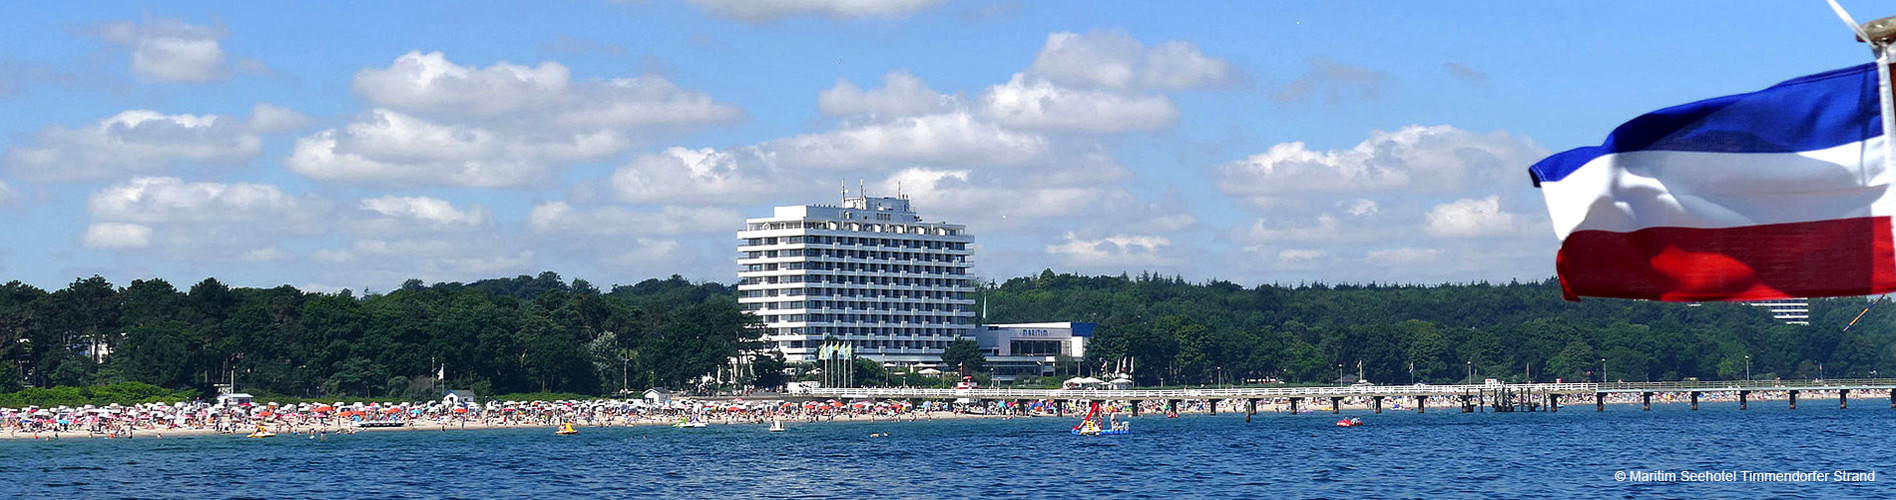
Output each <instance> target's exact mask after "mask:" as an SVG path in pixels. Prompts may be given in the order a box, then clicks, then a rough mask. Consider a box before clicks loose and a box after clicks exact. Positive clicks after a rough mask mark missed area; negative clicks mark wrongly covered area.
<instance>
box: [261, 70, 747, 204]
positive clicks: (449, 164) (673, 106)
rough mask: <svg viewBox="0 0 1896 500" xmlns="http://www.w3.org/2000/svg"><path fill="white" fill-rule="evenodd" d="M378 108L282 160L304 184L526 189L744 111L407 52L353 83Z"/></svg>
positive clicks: (644, 82) (681, 95) (652, 82)
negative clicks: (562, 170)
mask: <svg viewBox="0 0 1896 500" xmlns="http://www.w3.org/2000/svg"><path fill="white" fill-rule="evenodd" d="M353 87H354V89H355V91H356V93H357V94H358V95H361V96H362V97H363V98H365V99H367V100H368V101H369V102H371V103H373V104H376V105H378V106H380V107H378V108H375V109H371V110H369V111H366V112H364V113H362V114H361V115H359V116H358V117H357V119H356V120H355V121H354V122H353V123H350V124H349V125H347V126H344V127H342V128H337V129H328V130H324V131H321V132H318V133H316V134H313V135H310V136H307V137H304V138H302V139H300V140H298V141H297V143H296V147H295V149H294V151H293V152H292V153H291V154H290V157H289V158H287V159H286V160H285V163H286V164H287V165H289V167H290V169H291V170H293V171H296V172H298V173H301V174H303V175H306V176H309V177H311V178H315V179H319V180H325V181H335V182H345V183H356V184H381V185H392V186H422V185H452V186H472V187H526V186H533V185H537V184H541V183H543V182H546V181H547V180H548V179H549V178H551V177H552V176H553V174H554V173H555V169H557V168H559V167H563V166H565V165H568V164H572V163H579V162H588V161H598V160H604V159H608V158H611V157H613V156H616V155H618V154H619V153H622V152H624V151H626V150H629V149H631V148H633V147H635V146H638V145H641V144H645V143H649V142H651V141H654V140H656V139H658V138H661V137H666V136H671V135H675V134H678V133H681V132H683V131H687V130H690V129H693V128H697V127H701V126H706V125H712V124H718V123H728V122H731V121H734V120H738V119H740V118H742V117H743V111H742V110H739V109H738V108H736V107H734V106H730V105H726V104H720V103H717V102H714V101H713V100H712V99H711V98H710V96H708V95H706V94H704V93H702V92H696V91H690V90H685V89H682V88H679V87H678V86H677V85H675V84H673V83H672V82H671V81H669V80H666V79H665V78H664V77H660V76H655V75H653V76H644V77H639V78H621V79H614V80H598V79H592V80H574V79H572V77H571V75H570V72H569V71H568V70H567V68H566V67H565V66H564V65H561V64H559V63H557V62H551V61H549V62H543V63H540V65H538V66H532V67H529V66H521V65H516V64H511V63H507V62H498V63H495V64H493V65H492V66H489V67H486V68H479V67H473V66H462V65H458V64H455V63H454V62H452V61H449V60H448V59H447V57H446V56H444V55H442V54H441V53H440V52H431V53H427V54H423V53H420V52H409V53H408V54H404V55H402V56H401V57H398V58H396V60H395V61H394V62H393V63H391V64H390V65H389V67H388V68H386V69H364V70H362V71H359V72H357V73H356V76H355V79H354V81H353Z"/></svg>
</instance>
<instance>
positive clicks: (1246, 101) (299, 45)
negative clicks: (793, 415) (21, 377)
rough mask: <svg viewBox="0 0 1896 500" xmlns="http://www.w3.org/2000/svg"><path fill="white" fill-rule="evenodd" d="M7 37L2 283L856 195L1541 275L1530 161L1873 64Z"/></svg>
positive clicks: (280, 22)
mask: <svg viewBox="0 0 1896 500" xmlns="http://www.w3.org/2000/svg"><path fill="white" fill-rule="evenodd" d="M1844 5H1845V7H1847V8H1850V9H1852V12H1853V13H1854V14H1856V15H1857V16H1858V17H1859V18H1860V19H1859V20H1867V19H1869V18H1874V17H1879V16H1882V15H1892V14H1896V11H1890V10H1887V9H1888V7H1887V6H1885V5H1882V4H1879V3H1876V2H1868V1H1861V0H1857V1H1847V2H1844ZM1879 8H1881V9H1885V10H1877V9H1879ZM0 19H7V20H8V22H7V29H5V30H0V110H3V112H0V227H4V228H6V230H5V232H4V233H5V234H6V236H5V238H4V240H0V279H9V280H10V279H18V280H21V281H24V282H27V283H30V284H34V285H37V286H41V287H49V288H51V287H60V286H63V285H64V284H65V283H67V282H69V281H71V280H72V279H73V278H75V277H81V276H89V275H92V274H100V275H103V276H105V277H107V278H109V279H112V280H113V281H114V282H117V283H120V284H124V283H126V282H129V280H131V279H139V278H152V277H157V278H164V279H167V280H170V281H172V282H173V283H175V284H180V285H188V284H189V283H192V282H195V281H197V280H199V279H202V278H203V277H206V276H216V277H218V278H220V279H223V280H225V281H227V282H230V283H234V284H238V285H245V286H274V285H278V284H290V285H295V286H299V287H305V288H309V289H317V290H334V289H340V288H352V289H356V290H362V289H369V290H386V289H389V288H392V287H394V286H396V285H398V284H399V283H400V282H401V281H403V280H405V279H407V278H420V279H423V280H426V281H430V282H433V281H469V280H476V279H482V278H489V277H503V276H511V275H515V274H522V273H528V274H530V273H537V272H539V271H542V270H553V271H557V272H560V273H562V274H564V275H566V276H569V277H583V278H587V279H589V280H592V281H594V282H596V283H601V284H610V283H632V282H636V281H639V280H642V279H644V278H648V277H656V276H665V275H670V274H674V273H676V274H682V275H684V276H686V277H689V278H692V279H696V280H714V281H720V282H728V281H730V280H732V279H733V278H734V275H735V264H734V259H735V249H734V247H735V241H734V238H735V235H734V233H735V231H736V229H737V228H738V227H740V225H741V223H742V220H743V219H744V218H745V217H760V216H765V215H768V214H769V211H770V207H772V206H775V205H780V204H803V203H832V202H834V201H835V198H836V197H837V196H838V194H839V193H838V192H837V191H838V189H839V184H842V183H845V182H846V183H847V184H848V185H849V186H850V188H851V189H852V190H854V189H855V186H857V184H858V182H861V183H862V184H864V185H866V186H868V188H869V191H870V193H871V194H893V193H894V192H895V190H896V189H897V187H898V186H900V188H901V189H902V191H903V192H904V193H906V194H908V195H909V196H910V197H911V198H912V199H913V200H914V202H915V206H916V207H917V209H918V211H920V212H921V215H922V216H923V217H924V218H926V219H930V220H948V221H951V222H958V223H964V224H967V225H968V226H969V230H970V232H971V233H973V234H975V235H976V238H977V241H978V242H979V243H978V247H977V250H978V252H979V253H978V254H977V258H976V261H977V263H976V265H977V272H978V274H980V275H981V276H983V277H988V278H1000V279H1005V278H1008V277H1013V276H1019V275H1024V274H1028V273H1035V272H1038V271H1039V270H1040V269H1043V268H1052V269H1055V270H1057V271H1069V272H1081V273H1110V274H1117V273H1120V272H1130V273H1134V274H1136V273H1139V272H1141V271H1147V270H1149V271H1155V272H1159V273H1163V274H1168V275H1170V274H1177V275H1182V276H1185V277H1187V278H1189V279H1193V280H1205V279H1214V278H1215V279H1225V280H1230V281H1235V282H1239V283H1243V284H1260V283H1273V282H1275V283H1287V284H1295V283H1300V282H1310V281H1324V282H1364V281H1377V282H1403V283H1440V282H1467V281H1475V280H1490V281H1506V280H1509V279H1522V280H1538V279H1544V278H1547V277H1550V276H1551V275H1552V274H1553V254H1554V249H1555V246H1556V243H1557V242H1556V241H1555V240H1554V237H1553V234H1552V231H1551V229H1550V228H1549V227H1548V224H1547V216H1546V210H1545V208H1544V205H1542V204H1541V200H1540V197H1539V194H1538V193H1537V192H1536V191H1534V190H1533V189H1532V188H1531V187H1530V186H1529V183H1528V180H1527V178H1526V174H1525V172H1526V167H1527V166H1528V165H1529V164H1531V163H1532V162H1533V161H1535V160H1538V159H1539V158H1541V157H1543V156H1545V155H1547V154H1549V153H1551V152H1554V151H1558V150H1564V149H1568V148H1572V147H1578V146H1584V145H1590V144H1594V143H1597V142H1598V141H1599V140H1600V139H1601V138H1602V137H1604V135H1605V134H1606V132H1608V131H1609V130H1611V129H1612V128H1613V127H1614V126H1616V125H1618V124H1619V123H1621V122H1624V121H1626V120H1627V119H1630V118H1632V117H1634V116H1637V115H1638V114H1640V113H1643V112H1646V111H1651V110H1654V109H1658V108H1661V107H1666V106H1671V105H1675V104H1682V103H1685V102H1689V101H1693V100H1697V99H1703V98H1709V97H1714V96H1719V95H1725V94H1731V93H1737V92H1746V91H1750V90H1755V89H1758V88H1762V87H1765V86H1768V85H1770V84H1772V83H1775V82H1778V81H1781V80H1785V79H1789V78H1792V77H1795V76H1798V75H1803V74H1809V73H1815V72H1819V71H1824V70H1828V69H1834V68H1838V67H1843V66H1847V65H1852V64H1858V63H1862V62H1866V61H1867V60H1868V59H1869V56H1868V51H1867V50H1865V48H1864V47H1863V46H1862V45H1860V44H1856V43H1854V42H1853V41H1852V40H1851V35H1850V34H1849V32H1848V31H1847V30H1846V29H1845V27H1844V26H1843V25H1842V24H1841V23H1840V22H1839V21H1838V20H1837V19H1836V17H1835V16H1834V15H1833V14H1831V12H1830V11H1829V9H1828V8H1827V7H1825V6H1824V5H1823V4H1822V3H1821V2H1683V1H1681V2H1645V1H1589V2H1514V1H1510V2H1394V1H1385V2H1331V1H1325V2H1266V1H1258V2H1176V3H1153V2H1038V1H1036V2H1026V1H1008V0H973V1H949V0H891V1H886V2H860V1H853V0H755V1H737V0H688V1H664V0H648V1H636V0H635V1H624V2H610V1H581V0H573V1H561V2H540V3H513V2H470V3H462V4H456V5H453V6H443V5H440V4H424V3H400V2H397V3H392V4H390V3H386V2H359V3H349V2H309V3H245V4H231V5H204V4H199V3H193V2H151V3H118V2H69V3H54V2H6V3H0Z"/></svg>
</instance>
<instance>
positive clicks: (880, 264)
mask: <svg viewBox="0 0 1896 500" xmlns="http://www.w3.org/2000/svg"><path fill="white" fill-rule="evenodd" d="M737 238H738V240H740V245H739V246H738V248H737V250H738V258H737V264H738V273H737V276H738V285H737V296H738V299H737V301H738V303H739V304H740V305H742V306H743V308H744V309H745V310H747V311H750V312H751V313H753V314H756V315H757V316H759V317H761V318H763V320H764V326H765V328H766V330H768V331H769V336H768V339H769V340H770V341H771V342H774V343H776V346H777V349H778V350H780V351H782V352H783V353H784V356H785V358H786V359H787V360H788V361H790V362H792V363H795V362H801V361H812V360H815V359H816V357H817V352H818V348H820V347H821V346H822V344H823V341H824V339H826V338H832V337H833V338H834V339H835V340H838V341H841V342H844V343H847V344H850V345H852V346H853V349H854V353H855V354H856V355H857V356H861V357H865V358H869V359H872V360H876V361H879V362H883V363H897V364H907V365H915V364H926V363H937V362H940V361H941V353H942V349H944V348H946V347H947V346H948V344H949V343H950V342H954V341H955V340H956V339H960V338H972V332H973V328H974V312H973V305H974V297H973V296H972V292H973V291H974V286H973V284H972V283H971V282H970V281H969V277H968V243H969V242H971V241H973V239H972V238H970V237H969V236H968V235H967V233H966V232H965V231H964V227H963V226H961V225H959V224H948V223H945V222H924V221H922V218H921V216H918V215H916V214H915V211H914V210H913V209H911V208H910V207H909V201H908V199H907V198H904V197H895V198H887V197H868V196H858V197H854V198H851V197H849V196H848V193H847V192H845V193H844V198H843V203H842V205H841V206H831V205H801V206H784V207H777V209H776V213H775V214H773V215H772V216H770V217H765V218H758V219H748V220H746V221H745V227H744V230H742V231H738V233H737Z"/></svg>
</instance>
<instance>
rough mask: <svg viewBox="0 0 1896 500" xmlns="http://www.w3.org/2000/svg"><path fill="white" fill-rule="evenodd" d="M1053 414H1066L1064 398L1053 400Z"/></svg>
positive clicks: (1060, 415) (1062, 415) (1061, 415)
mask: <svg viewBox="0 0 1896 500" xmlns="http://www.w3.org/2000/svg"><path fill="white" fill-rule="evenodd" d="M1053 414H1054V416H1058V417H1064V416H1066V414H1067V402H1066V400H1062V399H1056V400H1053Z"/></svg>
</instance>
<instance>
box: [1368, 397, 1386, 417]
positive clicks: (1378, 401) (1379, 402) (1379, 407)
mask: <svg viewBox="0 0 1896 500" xmlns="http://www.w3.org/2000/svg"><path fill="white" fill-rule="evenodd" d="M1370 399H1372V400H1374V402H1373V403H1370V406H1371V407H1374V408H1375V409H1376V413H1382V412H1383V397H1382V396H1375V397H1372V398H1370Z"/></svg>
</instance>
